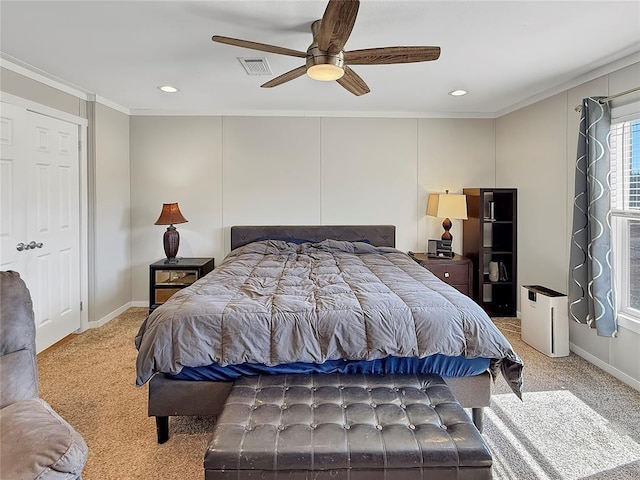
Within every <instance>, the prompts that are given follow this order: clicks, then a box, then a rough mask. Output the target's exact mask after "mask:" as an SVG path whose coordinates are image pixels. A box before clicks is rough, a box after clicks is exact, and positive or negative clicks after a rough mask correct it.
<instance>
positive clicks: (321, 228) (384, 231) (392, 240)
mask: <svg viewBox="0 0 640 480" xmlns="http://www.w3.org/2000/svg"><path fill="white" fill-rule="evenodd" d="M261 238H262V239H264V238H276V239H284V238H297V239H303V240H309V241H312V242H321V241H323V240H326V239H328V238H330V239H333V240H344V241H348V242H356V241H363V240H366V241H368V242H370V243H371V244H372V245H375V246H376V247H395V246H396V227H395V225H264V226H234V227H231V250H233V249H235V248H238V247H241V246H242V245H246V244H247V243H251V242H255V241H256V240H258V239H261Z"/></svg>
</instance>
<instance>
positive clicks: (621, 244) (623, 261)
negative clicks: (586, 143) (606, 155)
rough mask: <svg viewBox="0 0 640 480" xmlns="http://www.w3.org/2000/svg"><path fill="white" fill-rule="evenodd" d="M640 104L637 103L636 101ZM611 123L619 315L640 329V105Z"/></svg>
mask: <svg viewBox="0 0 640 480" xmlns="http://www.w3.org/2000/svg"><path fill="white" fill-rule="evenodd" d="M636 105H637V104H636ZM612 113H613V114H614V119H613V121H612V125H611V138H610V144H611V208H612V215H613V218H612V228H613V235H614V261H615V270H616V283H617V292H618V298H617V301H618V315H619V319H620V323H621V325H623V326H630V327H631V328H632V329H633V330H636V331H639V332H640V108H638V109H637V110H636V112H635V113H634V114H632V115H627V116H626V117H622V118H617V119H616V118H615V110H614V111H613V112H612Z"/></svg>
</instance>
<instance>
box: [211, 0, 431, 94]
mask: <svg viewBox="0 0 640 480" xmlns="http://www.w3.org/2000/svg"><path fill="white" fill-rule="evenodd" d="M359 6H360V2H359V0H329V3H328V4H327V8H326V9H325V11H324V15H323V16H322V19H320V20H316V21H315V22H313V23H312V24H311V33H312V34H313V43H312V44H311V46H309V48H308V49H307V51H306V52H301V51H298V50H291V49H289V48H284V47H277V46H274V45H267V44H265V43H257V42H250V41H248V40H239V39H237V38H229V37H222V36H219V35H214V36H213V37H211V40H213V41H214V42H219V43H226V44H228V45H235V46H237V47H244V48H250V49H253V50H260V51H263V52H269V53H277V54H279V55H288V56H291V57H299V58H305V59H306V64H305V65H303V66H301V67H298V68H295V69H293V70H291V71H289V72H287V73H284V74H282V75H280V76H278V77H276V78H274V79H273V80H270V81H268V82H267V83H265V84H263V85H261V87H263V88H271V87H275V86H278V85H282V84H283V83H285V82H288V81H290V80H294V79H296V78H298V77H300V76H301V75H304V74H305V73H306V74H307V75H309V76H310V77H311V78H313V79H315V80H323V81H331V80H335V81H337V82H338V83H339V84H340V85H342V86H343V87H344V88H346V89H347V90H348V91H350V92H351V93H353V94H354V95H358V96H359V95H364V94H365V93H369V92H370V90H369V87H368V86H367V84H366V83H365V82H364V80H362V78H361V77H360V76H359V75H358V74H357V73H356V72H354V71H353V70H352V69H351V68H350V67H349V65H380V64H390V63H413V62H427V61H430V60H437V59H438V57H439V56H440V47H413V46H412V47H381V48H367V49H364V50H351V51H345V50H344V45H345V44H346V43H347V40H348V39H349V35H351V31H352V30H353V26H354V24H355V22H356V16H357V15H358V7H359Z"/></svg>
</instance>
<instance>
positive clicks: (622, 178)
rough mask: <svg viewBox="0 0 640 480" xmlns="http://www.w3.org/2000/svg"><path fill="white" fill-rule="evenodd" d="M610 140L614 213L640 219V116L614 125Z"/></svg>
mask: <svg viewBox="0 0 640 480" xmlns="http://www.w3.org/2000/svg"><path fill="white" fill-rule="evenodd" d="M639 117H640V115H639ZM609 142H610V161H611V176H610V181H611V208H612V210H613V213H614V215H616V214H617V215H625V216H627V215H630V216H633V217H636V216H637V217H639V218H640V118H638V119H634V120H627V121H623V122H618V123H614V124H612V125H611V136H610V140H609Z"/></svg>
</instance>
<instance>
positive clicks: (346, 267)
mask: <svg viewBox="0 0 640 480" xmlns="http://www.w3.org/2000/svg"><path fill="white" fill-rule="evenodd" d="M136 347H137V348H138V358H137V384H138V385H143V384H144V383H145V382H146V381H147V380H149V379H150V378H151V376H153V374H154V373H155V372H165V373H172V374H175V373H178V372H180V370H181V369H182V367H183V366H190V367H197V366H204V365H210V364H212V363H214V362H215V363H218V364H220V365H223V366H224V365H229V364H240V363H245V362H249V363H264V364H266V365H276V364H282V363H290V362H310V363H322V362H324V361H326V360H335V359H351V360H363V359H366V360H372V359H377V358H383V357H386V356H389V355H394V356H398V357H410V356H415V357H425V356H427V355H432V354H436V353H440V354H444V355H451V356H458V355H464V356H466V357H471V358H474V357H486V358H490V359H492V360H491V371H492V374H493V375H494V378H495V376H496V375H497V374H498V373H499V372H502V374H503V375H504V377H505V378H506V380H507V382H508V383H509V384H510V386H511V388H512V390H513V391H514V392H515V393H516V394H517V395H518V396H520V394H521V388H522V366H523V365H522V361H521V360H520V358H519V357H518V355H517V354H516V353H515V352H514V351H513V349H512V347H511V345H510V344H509V342H508V341H507V339H506V338H505V337H504V336H503V335H502V333H501V332H500V331H499V330H498V329H497V328H496V326H495V325H494V324H493V322H492V321H491V320H490V319H489V317H488V316H487V315H486V314H485V312H484V311H483V310H482V309H481V308H480V307H479V306H478V305H477V304H476V303H474V302H473V301H472V300H471V299H470V298H468V297H467V296H465V295H463V294H461V293H460V292H458V291H457V290H456V289H454V288H453V287H451V286H449V285H447V284H445V283H444V282H442V281H440V280H439V279H438V278H436V277H435V276H434V275H433V274H432V273H431V272H429V271H428V270H426V269H425V268H423V267H421V266H420V265H418V264H417V263H416V262H415V261H413V260H412V259H411V258H410V257H409V256H407V255H406V254H404V253H402V252H400V251H399V250H396V249H394V248H389V247H374V246H371V245H369V244H366V243H359V242H355V243H350V242H340V241H335V240H326V241H324V242H321V243H315V244H311V243H304V244H301V245H296V244H293V243H287V242H284V241H275V240H267V241H261V242H255V243H251V244H249V245H245V246H243V247H240V248H237V249H236V250H234V251H232V252H231V253H230V254H229V255H228V256H227V257H226V258H225V260H224V261H223V263H222V264H221V265H220V266H219V267H218V268H216V269H215V270H214V271H213V272H211V273H210V274H208V275H206V276H205V277H204V278H202V279H200V280H198V281H197V282H196V283H194V284H193V285H192V286H190V287H187V288H185V289H183V290H180V291H179V292H178V293H176V294H175V295H173V296H172V297H171V298H170V299H169V301H167V302H166V303H165V304H164V305H161V306H160V307H159V308H157V309H156V310H155V311H154V312H153V313H152V314H151V315H150V316H149V318H148V319H147V320H146V321H145V322H144V323H143V324H142V326H141V328H140V331H139V333H138V335H137V337H136Z"/></svg>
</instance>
